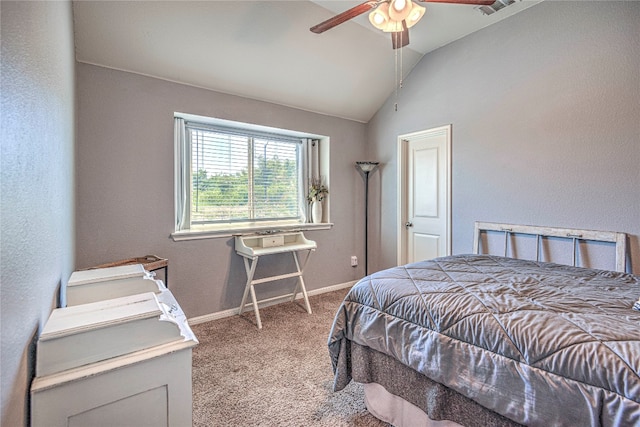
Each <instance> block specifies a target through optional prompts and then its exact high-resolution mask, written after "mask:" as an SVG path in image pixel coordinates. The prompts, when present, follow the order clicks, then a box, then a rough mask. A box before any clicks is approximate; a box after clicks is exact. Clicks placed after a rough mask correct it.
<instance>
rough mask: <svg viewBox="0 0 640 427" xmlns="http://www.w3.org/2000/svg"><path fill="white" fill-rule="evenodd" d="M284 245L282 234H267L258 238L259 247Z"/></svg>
mask: <svg viewBox="0 0 640 427" xmlns="http://www.w3.org/2000/svg"><path fill="white" fill-rule="evenodd" d="M283 245H284V236H268V237H262V238H261V239H260V247H262V248H273V247H276V246H283Z"/></svg>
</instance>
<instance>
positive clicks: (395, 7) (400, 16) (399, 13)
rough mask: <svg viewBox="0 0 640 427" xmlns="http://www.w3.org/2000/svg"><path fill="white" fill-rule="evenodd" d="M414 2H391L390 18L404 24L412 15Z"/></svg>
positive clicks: (400, 0) (393, 0) (404, 0)
mask: <svg viewBox="0 0 640 427" xmlns="http://www.w3.org/2000/svg"><path fill="white" fill-rule="evenodd" d="M412 7H413V2H412V1H411V0H391V2H390V5H389V18H391V20H393V21H399V22H402V21H403V20H405V19H407V17H408V16H409V14H410V13H411V9H412Z"/></svg>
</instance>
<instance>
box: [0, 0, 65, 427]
mask: <svg viewBox="0 0 640 427" xmlns="http://www.w3.org/2000/svg"><path fill="white" fill-rule="evenodd" d="M0 11H1V12H0V15H1V19H2V24H1V27H2V34H1V38H2V90H1V91H0V94H1V95H0V99H1V101H2V138H1V139H2V157H1V162H0V171H1V175H2V179H1V188H2V192H1V198H2V203H0V217H1V226H2V228H1V230H2V231H1V232H2V236H1V238H0V242H1V245H2V247H1V253H2V259H1V263H0V271H1V276H0V282H1V293H2V297H1V301H2V302H1V307H2V309H1V315H0V323H1V324H2V354H1V355H0V360H1V361H2V362H1V363H2V391H1V393H0V394H1V395H2V418H1V420H0V424H2V425H3V426H20V425H28V420H29V417H28V410H29V406H28V402H29V401H28V393H29V385H30V382H31V377H32V375H33V371H34V361H35V339H36V336H37V334H38V333H39V332H40V330H41V328H42V327H43V326H44V323H45V322H46V320H47V319H48V317H49V313H50V312H51V309H52V308H53V307H54V306H55V304H56V303H57V291H58V288H59V286H60V285H61V283H65V282H66V280H67V279H68V278H69V275H70V274H71V271H72V270H73V265H74V261H73V254H74V244H73V242H74V237H75V236H74V230H73V224H74V207H73V204H74V197H73V173H74V172H73V169H74V167H73V162H74V145H73V144H74V126H75V121H74V114H75V110H74V66H75V64H74V57H73V29H72V14H71V4H70V2H9V1H2V2H1V3H0Z"/></svg>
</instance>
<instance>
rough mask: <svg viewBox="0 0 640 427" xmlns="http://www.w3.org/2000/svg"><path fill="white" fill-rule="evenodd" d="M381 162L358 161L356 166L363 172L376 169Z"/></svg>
mask: <svg viewBox="0 0 640 427" xmlns="http://www.w3.org/2000/svg"><path fill="white" fill-rule="evenodd" d="M379 164H380V162H356V166H357V167H358V169H360V170H361V171H362V172H371V171H373V170H375V169H376V168H377V167H378V165H379Z"/></svg>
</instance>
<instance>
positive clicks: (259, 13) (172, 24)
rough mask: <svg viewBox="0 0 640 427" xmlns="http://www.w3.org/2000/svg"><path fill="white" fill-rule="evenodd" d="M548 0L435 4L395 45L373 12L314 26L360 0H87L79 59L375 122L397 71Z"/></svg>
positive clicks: (79, 21)
mask: <svg viewBox="0 0 640 427" xmlns="http://www.w3.org/2000/svg"><path fill="white" fill-rule="evenodd" d="M505 1H506V0H505ZM539 1H541V0H524V1H519V2H516V3H514V4H512V5H510V6H508V7H505V8H503V9H501V10H500V11H498V12H496V13H493V14H491V15H488V16H486V15H484V14H482V13H481V12H480V11H479V10H478V9H477V7H476V6H470V5H458V4H441V3H426V7H427V11H426V14H425V16H424V18H423V19H422V20H421V21H420V22H418V23H417V24H416V26H414V27H413V28H411V29H410V31H409V34H410V44H409V46H407V47H405V48H403V49H401V50H395V51H394V50H393V49H392V48H391V40H390V37H389V35H388V34H384V33H382V32H380V31H379V30H376V29H375V28H373V27H372V26H371V24H370V23H369V21H368V17H367V14H363V15H361V16H359V17H357V18H355V19H353V20H351V21H349V22H346V23H344V24H341V25H339V26H338V27H336V28H333V29H331V30H329V31H327V32H325V33H323V34H314V33H312V32H310V31H309V28H310V27H312V26H313V25H315V24H318V23H319V22H322V21H324V20H326V19H328V18H330V17H332V16H334V15H335V14H337V13H340V12H342V11H345V10H347V9H349V8H351V7H353V6H355V5H357V4H359V3H360V2H359V1H330V0H329V1H328V0H314V1H309V0H296V1H85V0H78V1H75V2H74V5H73V10H74V31H75V43H76V59H77V60H78V61H80V62H84V63H89V64H96V65H100V66H105V67H110V68H114V69H119V70H124V71H130V72H134V73H139V74H143V75H149V76H154V77H158V78H161V79H166V80H170V81H175V82H180V83H185V84H189V85H193V86H198V87H202V88H206V89H211V90H215V91H218V92H224V93H229V94H234V95H239V96H243V97H248V98H252V99H258V100H263V101H268V102H272V103H276V104H280V105H287V106H291V107H295V108H300V109H303V110H308V111H314V112H318V113H322V114H327V115H332V116H337V117H343V118H348V119H352V120H356V121H360V122H367V121H369V119H370V118H371V117H372V116H373V115H374V114H375V112H376V111H377V110H378V109H379V108H380V107H381V106H382V104H383V103H384V101H385V100H386V99H387V98H388V97H389V95H391V94H392V93H393V91H394V90H395V87H396V85H397V80H398V77H397V75H398V73H399V72H400V71H401V72H402V73H403V74H404V75H407V74H408V73H409V72H410V70H411V69H412V68H413V67H414V66H415V64H417V63H418V62H419V61H420V59H421V58H422V56H423V55H424V54H426V53H428V52H430V51H432V50H434V49H437V48H439V47H441V46H444V45H446V44H448V43H451V42H452V41H455V40H457V39H459V38H462V37H465V36H466V35H468V34H470V33H472V32H474V31H477V30H479V29H481V28H483V27H486V26H488V25H491V24H493V23H495V22H497V21H499V20H501V19H505V18H508V17H509V16H511V15H513V14H515V13H517V12H519V11H521V10H524V9H526V8H527V7H530V6H532V5H534V4H536V3H538V2H539ZM423 4H424V3H423Z"/></svg>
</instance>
